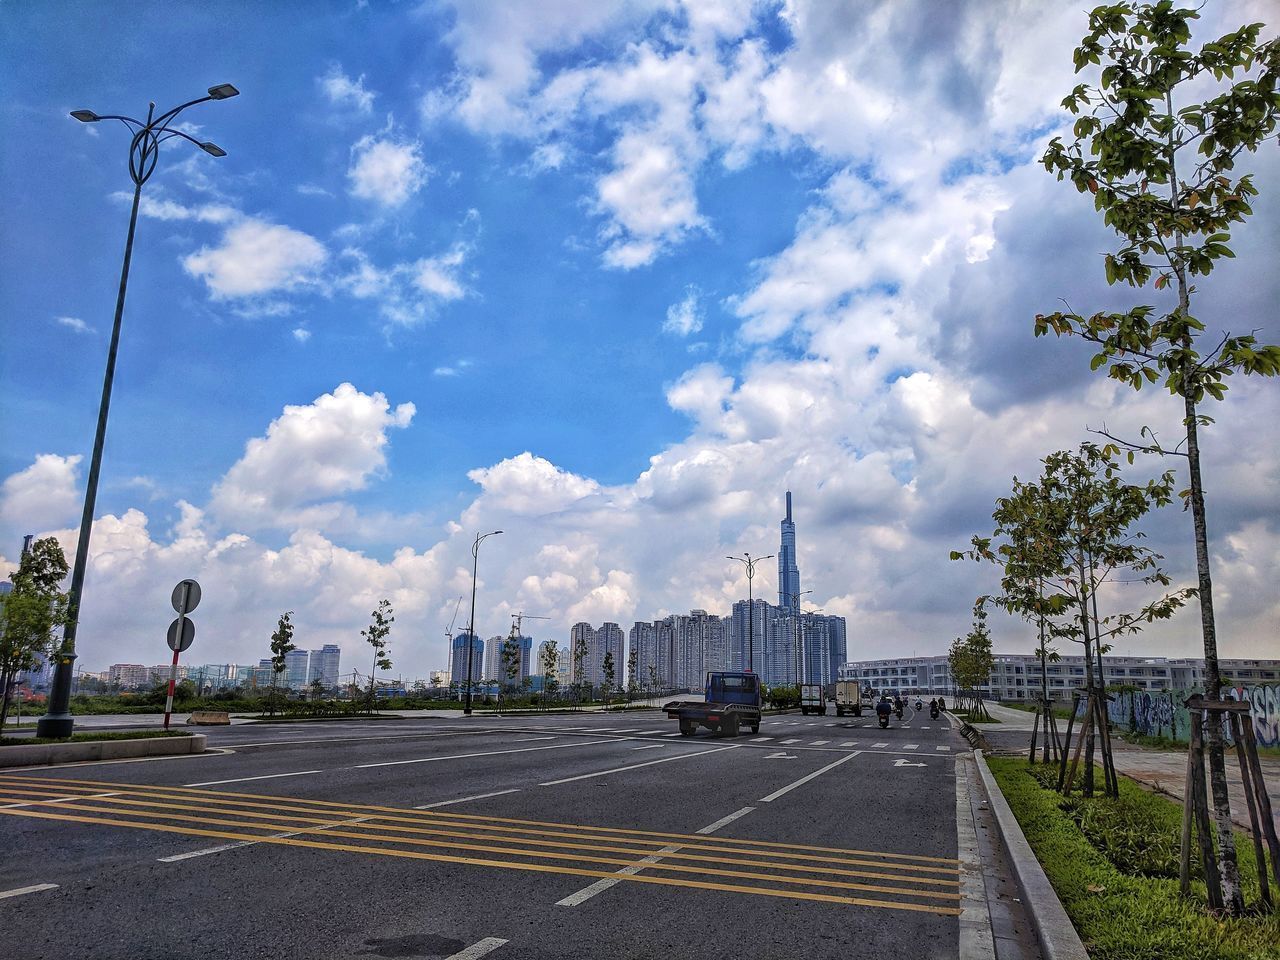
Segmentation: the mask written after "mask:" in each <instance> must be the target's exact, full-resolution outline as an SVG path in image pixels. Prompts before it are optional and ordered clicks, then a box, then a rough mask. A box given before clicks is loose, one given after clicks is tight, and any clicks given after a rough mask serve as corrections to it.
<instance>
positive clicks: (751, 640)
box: [725, 553, 773, 673]
mask: <svg viewBox="0 0 1280 960" xmlns="http://www.w3.org/2000/svg"><path fill="white" fill-rule="evenodd" d="M725 559H726V560H736V561H738V563H741V564H745V565H746V568H747V673H755V672H756V665H755V653H756V604H755V595H754V594H753V593H752V591H751V581H752V580H753V579H754V578H755V575H756V564H757V563H760V562H761V561H762V560H772V559H773V554H772V553H771V554H769V555H768V556H767V557H756V558H754V559H752V556H751V554H749V553H744V554H743V555H742V556H740V557H725Z"/></svg>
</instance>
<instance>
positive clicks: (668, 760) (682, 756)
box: [538, 743, 738, 787]
mask: <svg viewBox="0 0 1280 960" xmlns="http://www.w3.org/2000/svg"><path fill="white" fill-rule="evenodd" d="M737 749H738V744H736V743H735V744H731V745H730V746H727V747H716V748H715V749H714V750H699V751H698V752H697V753H682V754H680V756H678V757H663V758H662V759H661V760H648V761H646V762H644V763H633V764H631V765H630V766H626V767H614V768H613V769H612V770H600V771H597V772H596V773H580V774H578V775H577V776H576V777H562V778H561V779H559V780H546V781H544V782H542V783H540V784H538V786H540V787H554V786H557V785H559V784H561V783H573V782H574V781H575V780H590V779H591V778H592V777H604V776H608V775H609V774H611V773H625V772H626V771H628V770H639V769H640V768H641V767H652V766H653V765H654V764H655V763H671V762H673V761H675V760H688V759H689V758H691V757H705V756H706V755H707V754H709V753H721V752H722V751H724V750H737Z"/></svg>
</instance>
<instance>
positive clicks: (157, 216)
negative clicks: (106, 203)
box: [111, 191, 241, 223]
mask: <svg viewBox="0 0 1280 960" xmlns="http://www.w3.org/2000/svg"><path fill="white" fill-rule="evenodd" d="M111 197H112V199H113V200H118V201H120V202H122V203H132V202H133V194H131V193H125V192H124V191H117V192H116V193H113V194H112V195H111ZM138 213H139V214H140V215H142V216H144V217H151V218H152V219H153V220H194V221H197V222H199V223H231V222H233V221H235V220H239V219H240V217H241V214H240V211H238V210H236V209H235V208H234V207H232V206H229V205H228V204H225V203H202V204H200V205H198V206H194V207H189V206H186V205H185V204H181V203H178V202H177V201H175V200H169V199H166V198H164V197H156V196H151V195H149V194H145V193H144V194H143V195H142V199H141V201H140V202H139V203H138Z"/></svg>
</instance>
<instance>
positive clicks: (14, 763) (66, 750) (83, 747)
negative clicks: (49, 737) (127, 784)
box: [0, 732, 208, 767]
mask: <svg viewBox="0 0 1280 960" xmlns="http://www.w3.org/2000/svg"><path fill="white" fill-rule="evenodd" d="M207 742H208V737H206V736H205V735H204V734H203V733H186V732H175V733H171V734H170V735H168V736H160V737H157V736H151V737H127V738H111V739H94V740H72V741H59V742H56V743H29V744H28V743H24V744H21V745H7V746H4V747H0V767H32V766H44V765H47V764H56V763H84V762H86V761H92V760H131V759H134V758H138V757H166V756H181V755H184V754H192V753H204V751H205V746H206V744H207Z"/></svg>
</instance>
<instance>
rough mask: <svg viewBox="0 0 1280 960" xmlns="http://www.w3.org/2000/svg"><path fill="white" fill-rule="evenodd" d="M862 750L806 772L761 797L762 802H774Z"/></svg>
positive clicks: (850, 758) (845, 761)
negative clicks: (793, 780) (811, 771)
mask: <svg viewBox="0 0 1280 960" xmlns="http://www.w3.org/2000/svg"><path fill="white" fill-rule="evenodd" d="M860 752H861V751H858V750H855V751H853V753H846V754H845V755H844V756H843V757H841V758H840V759H839V760H837V761H836V762H835V763H828V764H827V765H826V766H825V767H819V768H818V769H817V770H815V771H813V773H809V774H806V775H805V776H803V777H801V778H800V779H799V780H797V781H796V782H795V783H789V784H787V785H786V786H785V787H781V788H780V789H778V790H775V791H773V793H771V794H769V795H768V796H767V797H761V798H760V803H772V802H773V801H774V800H777V799H778V798H779V797H781V796H782V795H784V794H787V793H790V792H791V791H792V790H794V789H795V788H796V787H799V786H803V785H804V784H806V783H808V782H809V781H810V780H812V779H814V778H815V777H820V776H822V775H823V774H824V773H826V772H827V771H828V770H833V769H835V768H836V767H838V766H840V764H842V763H847V762H848V761H850V760H852V759H853V758H854V757H856V756H857V755H858V754H859V753H860Z"/></svg>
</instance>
